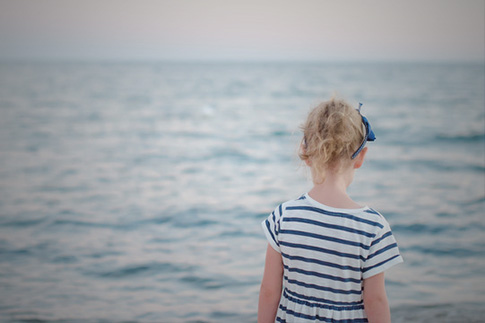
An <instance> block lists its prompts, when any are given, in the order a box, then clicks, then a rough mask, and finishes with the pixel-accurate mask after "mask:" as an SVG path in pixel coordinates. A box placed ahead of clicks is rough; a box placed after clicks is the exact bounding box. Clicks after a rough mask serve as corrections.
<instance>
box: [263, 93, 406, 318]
mask: <svg viewBox="0 0 485 323" xmlns="http://www.w3.org/2000/svg"><path fill="white" fill-rule="evenodd" d="M303 134H304V137H303V141H302V144H301V151H300V158H301V159H302V160H303V161H305V163H306V164H307V165H308V166H309V168H310V170H311V174H312V179H313V184H314V185H313V188H312V189H311V190H310V191H309V192H308V193H306V194H304V195H302V196H301V197H300V198H298V199H296V200H291V201H287V202H285V203H282V204H281V205H279V206H278V207H276V209H275V210H274V211H273V212H272V213H271V214H270V215H269V217H268V218H267V219H266V220H265V221H264V222H263V223H262V225H263V230H264V232H265V234H266V237H267V239H268V247H267V251H266V262H265V269H264V275H263V281H262V283H261V290H260V295H259V308H258V322H259V323H265V322H275V321H276V322H390V321H391V318H390V311H389V305H388V302H387V296H386V291H385V281H384V271H385V270H386V269H388V268H390V267H392V266H394V265H396V264H398V263H400V262H402V257H401V256H400V254H399V250H398V247H397V243H396V240H395V239H394V237H393V235H392V232H391V229H390V227H389V224H388V223H387V221H386V220H385V219H384V217H383V216H382V215H381V214H380V213H378V212H377V211H375V210H373V209H372V208H370V207H368V206H361V205H359V204H358V203H356V202H354V201H353V200H352V199H351V198H350V197H349V196H348V194H347V188H348V186H349V185H350V184H351V182H352V180H353V177H354V171H355V170H356V169H358V168H360V167H361V166H362V164H363V162H364V158H365V155H366V153H367V147H365V144H366V142H367V141H373V140H374V139H375V136H374V133H373V131H372V129H371V127H370V124H369V122H368V120H367V118H365V117H364V116H362V115H361V114H360V107H359V110H357V109H354V108H353V107H351V106H350V105H349V104H348V103H346V102H345V101H342V100H337V99H332V100H330V101H327V102H324V103H321V104H320V105H318V106H317V107H316V108H314V109H313V110H312V111H311V112H310V113H309V115H308V118H307V120H306V122H305V123H304V125H303Z"/></svg>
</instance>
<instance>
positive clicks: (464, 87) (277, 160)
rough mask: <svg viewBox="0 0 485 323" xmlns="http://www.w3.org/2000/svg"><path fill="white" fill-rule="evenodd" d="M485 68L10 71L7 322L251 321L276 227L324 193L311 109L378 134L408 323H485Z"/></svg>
mask: <svg viewBox="0 0 485 323" xmlns="http://www.w3.org/2000/svg"><path fill="white" fill-rule="evenodd" d="M484 93H485V65H484V63H483V62H476V63H474V62H353V63H351V62H349V63H347V62H304V63H303V62H184V61H171V62H168V61H167V62H164V61H160V62H121V61H118V62H109V61H99V62H93V61H91V62H3V63H0V321H1V322H168V323H171V322H199V323H202V322H241V323H244V322H256V317H257V304H258V293H259V286H260V282H261V278H262V274H263V268H264V258H265V250H266V246H267V242H266V240H265V237H264V234H263V232H262V229H261V222H262V221H263V220H264V219H265V218H266V217H267V216H268V215H269V213H270V212H271V211H272V210H273V209H274V208H275V207H276V206H277V205H278V204H279V203H281V202H283V201H286V200H290V199H295V198H298V197H299V196H301V195H302V194H304V193H305V192H307V191H308V190H309V189H310V188H311V187H312V181H311V178H310V172H309V171H308V169H307V168H306V166H305V165H304V164H303V163H302V162H301V161H300V160H299V158H298V148H299V145H300V142H301V139H302V133H301V130H300V126H301V124H302V123H303V121H304V119H305V117H306V115H307V113H308V112H309V110H310V109H311V108H312V107H314V106H315V105H317V104H318V103H319V102H321V101H324V100H328V99H330V98H331V97H333V96H336V97H338V98H342V99H345V100H347V101H348V102H350V103H351V104H353V105H355V106H356V107H357V106H358V103H359V102H361V103H363V107H362V113H363V114H364V115H366V116H367V118H368V119H369V121H370V122H371V124H372V128H373V130H374V132H375V134H376V137H377V140H376V141H374V142H370V143H368V145H367V146H368V147H369V151H368V153H367V158H366V162H365V163H364V165H363V167H362V168H361V169H359V170H358V171H357V172H356V174H355V179H354V182H353V183H352V185H351V186H350V188H349V194H350V195H351V196H352V197H353V199H354V200H355V201H357V202H358V203H360V204H363V205H369V206H371V207H372V208H374V209H376V210H378V211H380V212H381V213H382V214H383V215H384V216H385V217H386V218H387V220H388V222H389V223H390V225H391V227H392V230H393V233H394V235H395V237H396V239H397V241H398V244H399V247H400V251H401V254H402V256H403V258H404V263H402V264H400V265H398V266H395V267H393V268H392V269H390V270H389V271H388V272H386V289H387V294H388V298H389V303H390V307H391V313H392V319H393V322H397V323H399V322H417V323H419V322H485V306H484V304H485V279H484V276H485V99H484Z"/></svg>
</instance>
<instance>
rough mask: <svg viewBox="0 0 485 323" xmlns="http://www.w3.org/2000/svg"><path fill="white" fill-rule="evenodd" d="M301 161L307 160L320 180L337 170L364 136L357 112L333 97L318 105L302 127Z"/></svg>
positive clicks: (348, 160)
mask: <svg viewBox="0 0 485 323" xmlns="http://www.w3.org/2000/svg"><path fill="white" fill-rule="evenodd" d="M301 128H302V130H303V135H304V136H303V140H302V145H301V150H300V154H299V156H300V158H301V160H303V161H309V162H310V163H311V165H312V168H313V169H314V170H315V171H316V172H317V175H318V176H319V178H320V179H322V180H324V178H325V173H326V172H327V171H328V170H332V171H339V170H340V169H341V168H342V167H344V166H346V165H349V164H350V163H351V156H352V154H353V153H354V152H355V151H356V150H357V148H358V147H359V145H360V144H361V143H362V140H363V139H364V136H365V130H364V129H363V126H362V118H361V116H360V114H359V112H358V111H357V110H356V109H355V108H353V107H352V106H351V105H350V104H348V103H347V102H345V101H344V100H338V99H335V98H332V99H331V100H329V101H326V102H322V103H320V104H319V105H317V106H316V107H315V108H314V109H313V110H312V111H310V113H309V114H308V117H307V120H306V122H305V123H304V124H303V125H302V127H301Z"/></svg>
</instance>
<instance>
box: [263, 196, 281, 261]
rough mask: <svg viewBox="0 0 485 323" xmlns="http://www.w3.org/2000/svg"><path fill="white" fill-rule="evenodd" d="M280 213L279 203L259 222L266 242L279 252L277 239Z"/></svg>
mask: <svg viewBox="0 0 485 323" xmlns="http://www.w3.org/2000/svg"><path fill="white" fill-rule="evenodd" d="M281 215H282V205H279V206H278V207H277V208H276V209H275V210H274V211H273V212H271V214H270V215H269V216H268V218H266V220H264V221H263V222H262V223H261V225H262V227H263V231H264V234H265V235H266V239H267V240H268V243H269V244H270V245H271V247H273V249H274V250H276V251H277V252H279V253H281V251H280V243H279V239H278V234H279V231H280V219H281Z"/></svg>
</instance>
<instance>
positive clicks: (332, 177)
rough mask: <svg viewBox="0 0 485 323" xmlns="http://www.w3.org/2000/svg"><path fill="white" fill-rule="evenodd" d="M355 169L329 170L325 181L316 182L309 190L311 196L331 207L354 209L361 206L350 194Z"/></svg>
mask: <svg viewBox="0 0 485 323" xmlns="http://www.w3.org/2000/svg"><path fill="white" fill-rule="evenodd" d="M353 177H354V170H353V169H348V170H346V171H342V172H327V174H326V176H325V180H324V181H323V182H314V186H313V188H312V189H311V190H310V192H308V194H309V195H310V197H311V198H313V199H314V200H316V201H317V202H320V203H322V204H325V205H327V206H330V207H335V208H342V209H354V208H360V207H361V206H360V205H359V204H357V203H355V202H354V201H352V199H351V198H350V197H349V196H348V194H347V188H348V187H349V185H350V184H351V183H352V180H353Z"/></svg>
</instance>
